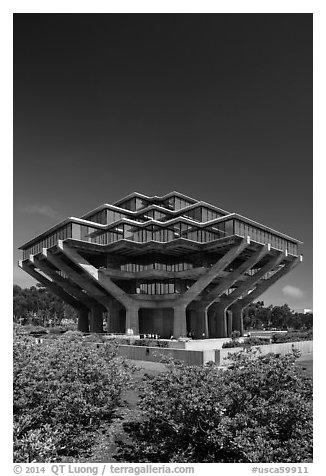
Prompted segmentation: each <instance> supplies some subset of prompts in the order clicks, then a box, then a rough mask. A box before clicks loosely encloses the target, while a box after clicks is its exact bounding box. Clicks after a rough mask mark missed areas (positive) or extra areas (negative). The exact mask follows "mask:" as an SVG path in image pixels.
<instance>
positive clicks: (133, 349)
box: [118, 345, 215, 365]
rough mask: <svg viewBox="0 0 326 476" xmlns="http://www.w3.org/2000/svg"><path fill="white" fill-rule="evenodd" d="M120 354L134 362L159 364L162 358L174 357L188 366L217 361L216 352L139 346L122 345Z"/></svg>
mask: <svg viewBox="0 0 326 476" xmlns="http://www.w3.org/2000/svg"><path fill="white" fill-rule="evenodd" d="M118 352H119V354H120V355H122V356H124V357H127V358H128V359H133V360H149V361H151V362H159V361H160V360H161V359H162V357H163V356H164V357H173V358H174V359H176V360H182V361H183V362H184V363H185V364H187V365H205V363H206V362H208V360H213V359H215V351H211V352H210V353H209V355H205V354H206V352H201V351H197V350H185V349H166V348H162V347H145V346H137V345H120V346H119V351H118ZM207 359H208V360H207Z"/></svg>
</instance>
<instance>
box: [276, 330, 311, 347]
mask: <svg viewBox="0 0 326 476" xmlns="http://www.w3.org/2000/svg"><path fill="white" fill-rule="evenodd" d="M312 339H313V331H312V329H309V330H308V331H297V332H295V331H294V332H287V333H286V334H273V335H272V343H273V344H278V343H283V342H300V341H304V340H312Z"/></svg>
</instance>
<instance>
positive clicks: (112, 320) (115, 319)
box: [106, 305, 121, 334]
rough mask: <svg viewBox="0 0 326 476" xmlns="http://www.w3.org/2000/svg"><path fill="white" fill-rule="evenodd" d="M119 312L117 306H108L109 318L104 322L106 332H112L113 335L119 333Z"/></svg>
mask: <svg viewBox="0 0 326 476" xmlns="http://www.w3.org/2000/svg"><path fill="white" fill-rule="evenodd" d="M120 310H121V308H120V307H119V306H118V305H116V306H114V305H113V306H110V309H109V313H108V314H109V316H108V318H107V321H106V327H107V332H112V333H113V334H114V333H119V332H121V325H120Z"/></svg>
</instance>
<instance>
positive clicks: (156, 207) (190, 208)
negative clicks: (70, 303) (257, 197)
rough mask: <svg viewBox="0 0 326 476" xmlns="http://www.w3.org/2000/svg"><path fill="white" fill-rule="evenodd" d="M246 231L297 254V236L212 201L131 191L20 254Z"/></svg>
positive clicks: (205, 237)
mask: <svg viewBox="0 0 326 476" xmlns="http://www.w3.org/2000/svg"><path fill="white" fill-rule="evenodd" d="M233 235H236V236H241V237H247V236H249V237H250V239H251V240H252V241H255V242H257V243H262V244H265V243H269V244H270V245H271V247H272V248H275V249H277V250H283V251H286V252H287V253H288V254H291V255H294V256H298V253H299V250H298V246H299V245H300V244H301V242H300V241H299V240H297V239H295V238H292V237H290V236H287V235H285V234H284V233H281V232H278V231H276V230H273V229H271V228H270V227H268V226H266V225H263V224H260V223H257V222H255V221H254V220H251V219H249V218H246V217H243V216H241V215H239V214H237V213H230V212H227V211H226V210H223V209H221V208H218V207H216V206H214V205H211V204H208V203H206V202H203V201H198V200H195V199H193V198H190V197H187V196H186V195H183V194H181V193H178V192H171V193H169V194H167V195H164V196H162V197H158V196H153V197H148V196H146V195H142V194H140V193H137V192H135V193H133V194H131V195H129V196H127V197H125V198H123V199H121V200H119V201H118V202H116V203H114V204H113V205H109V204H103V205H101V206H100V207H98V208H96V209H95V210H92V211H90V212H88V213H86V214H85V215H83V216H82V217H81V218H76V217H70V218H67V219H66V220H64V221H63V222H61V223H59V224H57V225H56V226H54V227H52V228H51V229H50V230H47V231H45V232H44V233H42V234H40V235H38V236H36V237H34V238H33V239H32V240H30V241H28V242H27V243H25V244H23V245H22V246H21V247H20V249H21V250H23V258H27V257H28V256H29V255H30V254H32V255H33V254H36V253H39V252H41V251H42V248H49V247H51V246H54V245H55V244H56V243H57V242H58V240H66V239H72V240H80V241H84V242H90V243H94V244H96V245H99V246H107V245H110V244H111V243H114V242H116V241H119V240H127V241H133V242H139V243H145V242H149V241H155V242H160V243H165V242H169V241H172V240H176V239H184V240H191V241H195V242H197V243H207V242H211V241H215V240H219V239H221V238H225V237H228V236H233Z"/></svg>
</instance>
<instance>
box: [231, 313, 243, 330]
mask: <svg viewBox="0 0 326 476" xmlns="http://www.w3.org/2000/svg"><path fill="white" fill-rule="evenodd" d="M230 310H231V312H232V330H233V331H239V332H240V335H241V336H243V313H242V311H243V309H242V307H240V306H232V307H231V308H230Z"/></svg>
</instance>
